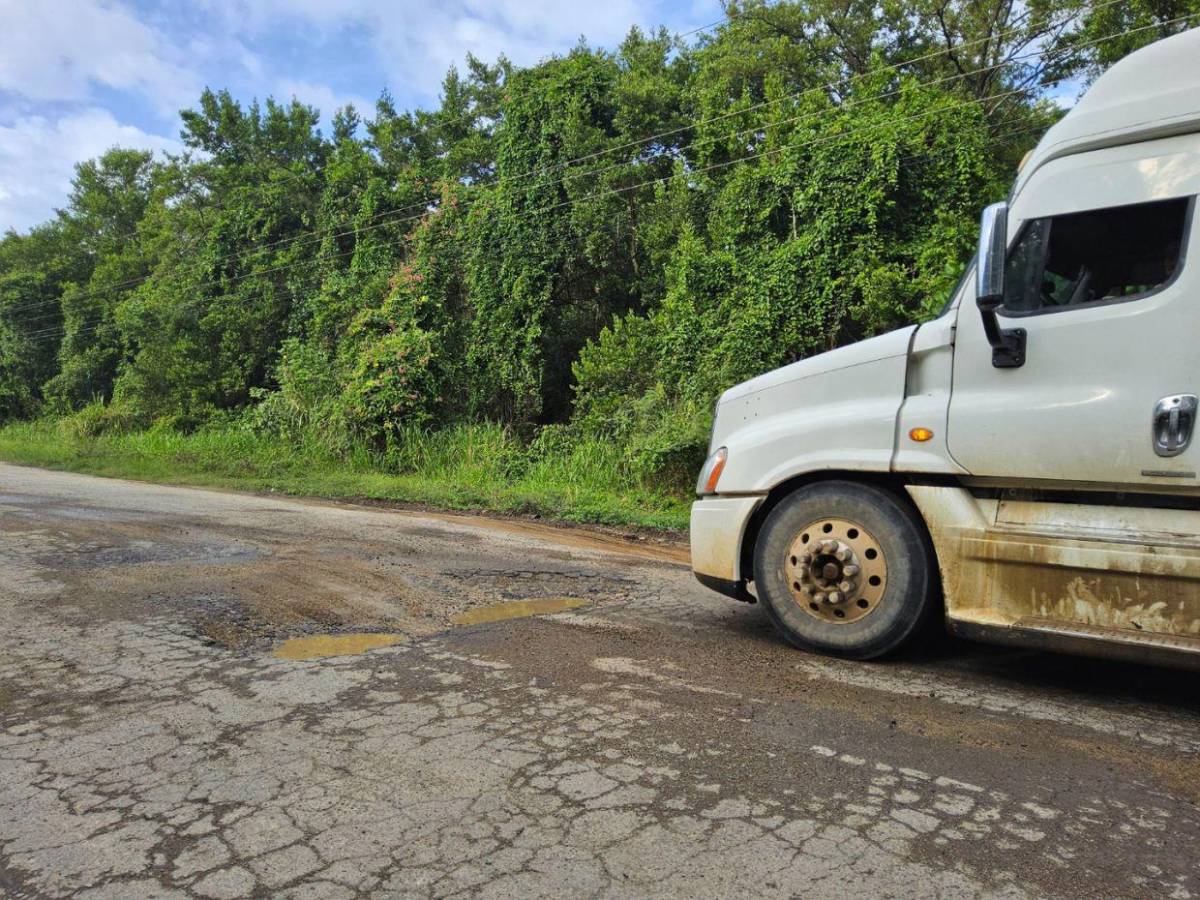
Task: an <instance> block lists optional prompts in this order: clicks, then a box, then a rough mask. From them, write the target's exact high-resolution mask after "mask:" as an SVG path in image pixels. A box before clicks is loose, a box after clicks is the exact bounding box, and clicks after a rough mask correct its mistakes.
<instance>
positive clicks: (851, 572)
mask: <svg viewBox="0 0 1200 900" xmlns="http://www.w3.org/2000/svg"><path fill="white" fill-rule="evenodd" d="M842 574H843V575H845V576H846V577H847V578H853V577H854V576H855V575H857V574H858V566H856V565H855V564H854V563H850V564H849V565H847V566H843V567H842Z"/></svg>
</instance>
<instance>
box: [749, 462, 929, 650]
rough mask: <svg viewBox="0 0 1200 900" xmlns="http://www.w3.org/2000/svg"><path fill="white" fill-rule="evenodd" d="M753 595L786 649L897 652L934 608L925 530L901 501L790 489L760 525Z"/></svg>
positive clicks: (844, 487) (836, 489) (815, 487)
mask: <svg viewBox="0 0 1200 900" xmlns="http://www.w3.org/2000/svg"><path fill="white" fill-rule="evenodd" d="M754 586H755V592H756V593H757V594H758V598H759V600H760V601H761V602H762V604H763V607H764V608H765V609H766V611H767V615H768V616H769V617H770V618H771V621H772V622H773V623H774V624H775V627H776V628H778V629H779V631H780V633H781V634H782V635H783V636H784V637H785V638H787V640H788V641H790V642H791V643H792V644H794V645H795V646H797V647H799V648H801V649H803V650H813V651H817V652H820V653H828V654H833V655H836V656H844V657H847V658H850V659H872V658H874V657H877V656H883V655H884V654H887V653H890V652H892V651H894V650H897V649H898V648H900V647H901V646H902V645H903V644H905V643H906V642H907V641H909V640H910V639H911V638H912V637H914V636H915V635H916V634H918V633H919V632H920V631H922V630H923V628H924V626H925V625H926V624H927V622H928V620H929V617H930V615H931V614H932V612H933V610H934V609H935V607H936V606H937V603H936V592H937V586H938V575H937V564H936V560H935V557H934V554H933V548H932V546H931V545H930V542H929V537H928V534H927V533H926V531H925V526H924V523H923V522H922V521H921V519H920V517H919V515H918V514H917V512H916V510H914V509H913V508H912V507H911V506H910V505H908V504H907V503H905V502H904V500H903V499H902V498H899V497H896V496H895V495H893V494H892V493H890V492H889V491H887V490H884V489H882V488H878V487H875V486H873V485H868V484H859V483H857V482H853V481H822V482H817V483H814V484H810V485H806V486H804V487H802V488H799V489H798V490H797V491H795V492H794V493H792V494H790V495H788V496H787V497H785V498H784V499H783V500H782V501H780V503H779V504H778V505H777V506H776V507H775V508H774V509H773V510H772V511H771V513H770V515H769V516H767V520H766V522H765V523H764V524H763V528H762V530H761V531H760V532H759V535H758V540H757V542H756V543H755V547H754Z"/></svg>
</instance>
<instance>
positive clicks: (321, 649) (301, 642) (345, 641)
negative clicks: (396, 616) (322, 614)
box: [271, 633, 408, 660]
mask: <svg viewBox="0 0 1200 900" xmlns="http://www.w3.org/2000/svg"><path fill="white" fill-rule="evenodd" d="M406 640H408V638H407V637H405V636H404V635H402V634H382V633H367V634H313V635H309V636H307V637H297V638H289V639H288V640H286V641H284V642H283V643H282V644H280V645H279V646H278V647H276V648H275V652H274V653H272V654H271V655H272V656H274V657H275V658H276V659H295V660H302V659H321V658H322V657H326V656H354V655H355V654H357V653H366V652H367V651H368V650H378V649H380V648H381V647H391V646H393V645H395V644H399V643H403V642H404V641H406Z"/></svg>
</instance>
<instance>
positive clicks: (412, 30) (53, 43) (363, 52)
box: [0, 0, 722, 232]
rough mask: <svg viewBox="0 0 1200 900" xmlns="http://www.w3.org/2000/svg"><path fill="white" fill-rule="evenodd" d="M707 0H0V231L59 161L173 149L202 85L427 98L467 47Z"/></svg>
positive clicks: (26, 214) (335, 99)
mask: <svg viewBox="0 0 1200 900" xmlns="http://www.w3.org/2000/svg"><path fill="white" fill-rule="evenodd" d="M721 16H722V7H721V4H720V2H719V0H605V2H602V3H596V2H591V3H569V2H558V0H393V2H391V3H386V2H376V0H187V2H185V0H179V2H166V0H162V2H151V0H0V232H2V231H4V230H7V229H8V228H16V229H18V230H23V229H26V228H28V227H29V226H31V225H34V224H36V223H38V222H40V221H43V220H44V219H46V218H48V217H49V216H50V215H52V213H53V210H54V209H55V207H58V206H61V205H62V204H63V202H64V200H65V198H66V195H67V191H68V189H69V184H70V178H71V172H72V167H73V165H74V164H75V163H76V162H78V161H80V160H84V159H88V158H90V157H93V156H96V155H97V154H99V153H102V152H103V151H104V150H105V149H106V148H108V147H110V146H113V145H116V144H120V145H123V146H134V147H144V148H149V149H153V150H157V151H170V150H176V149H178V147H179V143H178V137H179V120H178V111H179V109H181V108H183V107H186V106H191V105H193V104H194V103H195V101H196V98H197V97H198V95H199V93H200V91H201V90H202V89H203V88H204V87H205V86H210V87H214V88H219V87H227V88H229V89H230V90H231V91H232V92H233V93H234V95H235V96H237V97H239V98H242V99H247V100H248V99H250V98H252V97H259V98H262V97H265V96H267V95H272V96H275V97H278V98H285V99H287V98H291V97H292V96H295V97H297V98H299V99H300V100H302V101H304V102H305V103H310V104H312V105H314V106H317V107H318V108H320V110H321V112H322V113H323V114H324V115H325V116H326V121H327V120H328V119H327V117H328V115H329V114H330V113H332V111H333V109H334V108H335V107H337V106H340V105H342V104H345V103H347V102H352V103H354V104H356V105H358V106H360V107H361V108H363V109H365V110H368V111H369V110H370V109H371V108H372V107H373V105H374V102H375V99H376V98H377V97H378V96H379V94H380V92H381V91H382V90H383V89H385V88H386V89H387V90H388V91H390V92H391V94H392V96H393V97H395V99H396V101H397V102H398V104H399V105H400V106H402V107H410V106H428V105H432V104H434V103H436V101H437V94H438V86H439V84H440V82H441V79H442V76H443V75H444V74H445V72H446V69H447V68H448V67H449V66H450V65H451V64H453V63H459V64H461V62H462V60H463V59H465V57H466V54H467V53H468V52H472V53H474V54H475V55H476V56H479V57H481V58H483V59H485V60H488V61H491V60H494V59H495V58H496V56H497V54H499V53H501V52H503V53H504V54H505V55H507V56H508V57H509V58H510V59H512V60H513V61H514V62H516V63H518V64H528V63H533V62H536V61H537V60H539V59H541V58H544V57H546V56H550V55H552V54H556V53H563V52H565V51H566V50H569V49H570V47H571V46H572V45H573V44H574V43H575V42H576V40H578V38H579V36H580V35H584V36H585V37H587V39H588V40H589V42H590V43H592V44H593V45H598V46H606V47H611V46H614V45H615V44H616V43H617V42H619V41H620V39H621V37H623V36H624V34H625V33H626V32H627V31H628V29H629V27H630V26H632V25H634V24H637V25H641V26H643V27H654V26H658V25H664V26H666V27H667V28H669V29H670V30H672V31H675V32H684V31H689V30H691V29H693V28H697V27H700V26H703V25H707V24H709V23H711V22H714V21H717V20H719V19H720V18H721Z"/></svg>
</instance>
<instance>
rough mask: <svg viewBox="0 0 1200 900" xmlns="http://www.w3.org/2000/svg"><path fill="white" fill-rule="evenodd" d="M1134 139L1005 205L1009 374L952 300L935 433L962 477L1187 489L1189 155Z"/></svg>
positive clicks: (1199, 285)
mask: <svg viewBox="0 0 1200 900" xmlns="http://www.w3.org/2000/svg"><path fill="white" fill-rule="evenodd" d="M1154 145H1158V147H1157V149H1158V150H1159V151H1162V150H1177V151H1180V152H1173V153H1162V152H1158V153H1153V154H1149V155H1148V154H1147V152H1146V150H1145V148H1146V147H1148V146H1149V147H1153V146H1154ZM1141 146H1142V149H1141V150H1140V151H1139V150H1137V149H1131V148H1118V149H1117V150H1112V151H1096V152H1094V153H1088V154H1081V155H1079V156H1075V157H1067V158H1065V159H1062V160H1058V161H1055V162H1052V163H1050V164H1048V165H1047V166H1045V167H1044V169H1043V171H1042V172H1041V173H1036V174H1035V176H1034V177H1033V178H1031V179H1030V182H1029V184H1028V185H1027V186H1026V189H1025V190H1024V191H1022V197H1020V198H1018V200H1017V201H1016V202H1015V203H1014V205H1013V212H1014V213H1016V216H1019V218H1017V217H1016V216H1014V215H1012V214H1010V225H1009V229H1010V231H1009V253H1008V262H1007V266H1006V270H1005V297H1004V305H1003V307H1002V308H1001V309H1000V310H999V315H1000V324H1001V327H1003V328H1006V329H1016V328H1020V329H1024V331H1025V333H1026V337H1025V353H1024V363H1023V364H1022V365H1020V366H1019V367H1015V368H997V367H996V366H995V365H994V364H993V357H992V348H991V347H990V346H989V344H988V342H987V338H986V336H985V333H984V330H983V326H982V321H981V318H980V315H979V312H978V310H977V309H976V308H975V306H974V302H973V301H974V289H973V288H971V289H970V290H968V292H967V293H966V295H965V296H964V298H963V301H964V302H963V303H962V304H961V305H960V308H959V317H958V325H957V333H956V337H955V351H954V381H953V389H952V393H951V400H950V411H949V418H948V427H947V438H948V446H949V450H950V453H951V454H952V455H953V456H954V458H955V459H956V460H957V461H958V463H959V464H960V465H962V466H963V467H964V468H965V469H967V470H968V471H969V472H971V473H972V474H973V475H978V476H992V477H996V478H1002V479H1013V480H1020V481H1021V482H1028V481H1032V480H1037V479H1045V480H1047V481H1051V480H1052V481H1056V482H1059V483H1062V482H1064V481H1069V482H1088V483H1098V484H1109V485H1155V486H1164V485H1185V486H1189V487H1194V486H1200V480H1198V479H1197V474H1196V473H1197V469H1200V448H1197V447H1196V446H1195V444H1196V441H1194V440H1192V432H1193V431H1194V430H1195V424H1196V419H1197V408H1196V407H1197V400H1196V397H1197V395H1200V359H1198V353H1200V279H1198V278H1197V269H1198V268H1200V266H1198V265H1197V263H1198V262H1200V247H1198V246H1197V240H1196V237H1197V231H1200V230H1197V229H1192V228H1190V227H1189V223H1190V222H1191V220H1192V213H1193V207H1194V199H1193V197H1192V196H1190V194H1189V193H1188V192H1189V191H1190V192H1195V191H1196V190H1197V187H1200V185H1197V184H1196V182H1197V180H1198V177H1200V155H1198V154H1197V153H1195V152H1192V148H1194V147H1195V146H1196V141H1195V138H1188V139H1171V140H1168V141H1158V142H1154V144H1150V145H1146V144H1144V145H1141ZM1039 175H1041V177H1039ZM1189 244H1190V245H1191V246H1190V247H1189ZM1189 257H1191V259H1190V260H1189Z"/></svg>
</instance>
